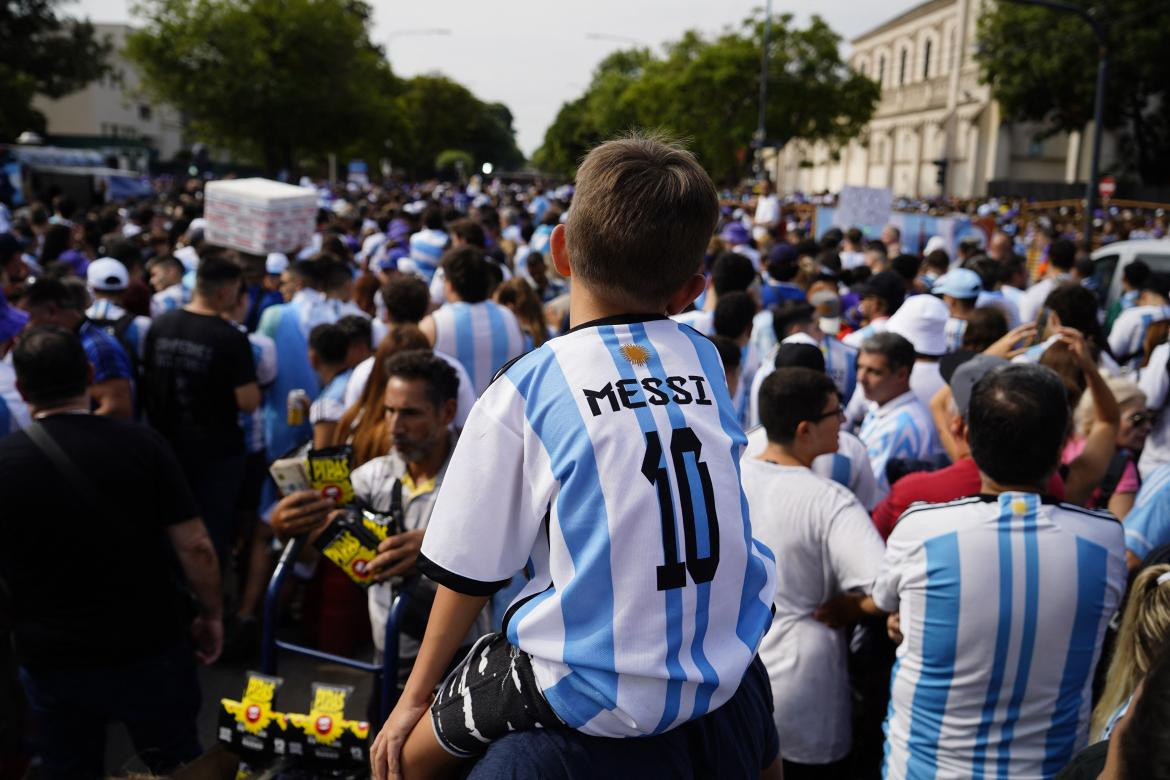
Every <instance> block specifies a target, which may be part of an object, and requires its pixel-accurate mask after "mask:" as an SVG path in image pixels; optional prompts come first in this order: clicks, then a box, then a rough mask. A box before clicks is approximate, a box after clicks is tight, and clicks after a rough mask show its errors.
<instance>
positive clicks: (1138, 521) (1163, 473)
mask: <svg viewBox="0 0 1170 780" xmlns="http://www.w3.org/2000/svg"><path fill="white" fill-rule="evenodd" d="M1163 544H1170V463H1166V464H1163V465H1161V466H1159V467H1158V468H1156V469H1154V470H1153V471H1151V472H1150V473H1149V474H1148V475H1146V478H1145V480H1144V481H1143V482H1142V486H1141V488H1140V489H1139V490H1138V492H1137V496H1136V497H1135V498H1134V500H1133V509H1131V510H1130V512H1129V514H1128V515H1126V516H1125V548H1126V549H1127V550H1129V551H1130V552H1132V553H1133V554H1134V555H1136V556H1137V557H1139V558H1145V557H1146V556H1147V555H1149V554H1150V552H1151V551H1152V550H1153V549H1154V548H1155V547H1160V546H1161V545H1163Z"/></svg>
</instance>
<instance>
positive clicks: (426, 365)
mask: <svg viewBox="0 0 1170 780" xmlns="http://www.w3.org/2000/svg"><path fill="white" fill-rule="evenodd" d="M382 370H383V371H385V372H386V379H387V380H390V379H394V378H395V377H397V378H398V379H406V380H413V379H417V380H420V381H422V382H424V383H426V387H427V391H426V392H427V400H429V401H430V402H431V405H432V406H434V407H435V409H439V408H440V407H441V406H442V405H443V404H444V403H446V402H447V401H454V400H456V399H457V398H458V397H459V375H458V374H456V373H455V369H453V368H451V365H450V364H449V363H448V362H447V361H446V360H443V359H442V358H440V357H437V356H436V355H435V353H434V352H432V351H431V350H429V349H409V350H406V351H405V352H396V353H395V354H393V355H391V356H390V357H388V358H386V360H385V361H384V362H383V364H382Z"/></svg>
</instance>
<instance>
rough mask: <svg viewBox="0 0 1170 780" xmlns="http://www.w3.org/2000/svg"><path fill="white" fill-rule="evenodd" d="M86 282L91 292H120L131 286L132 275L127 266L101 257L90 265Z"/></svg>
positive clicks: (110, 258) (86, 274)
mask: <svg viewBox="0 0 1170 780" xmlns="http://www.w3.org/2000/svg"><path fill="white" fill-rule="evenodd" d="M85 280H86V281H87V282H88V283H89V288H90V289H91V290H99V291H101V292H118V291H120V290H125V289H126V288H127V287H129V286H130V274H128V273H126V266H124V265H122V263H120V262H119V261H117V260H115V259H114V258H112V257H100V258H98V259H97V260H94V261H93V262H92V263H90V264H89V268H87V269H86V271H85Z"/></svg>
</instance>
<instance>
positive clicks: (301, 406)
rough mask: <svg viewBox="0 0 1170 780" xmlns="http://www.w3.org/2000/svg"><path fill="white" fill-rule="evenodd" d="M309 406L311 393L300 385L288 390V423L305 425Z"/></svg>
mask: <svg viewBox="0 0 1170 780" xmlns="http://www.w3.org/2000/svg"><path fill="white" fill-rule="evenodd" d="M308 406H309V394H308V393H306V392H305V391H304V390H302V389H300V388H299V387H298V388H297V389H295V390H289V391H288V424H289V425H304V424H305V409H306V408H308Z"/></svg>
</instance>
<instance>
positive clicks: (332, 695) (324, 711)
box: [288, 683, 370, 766]
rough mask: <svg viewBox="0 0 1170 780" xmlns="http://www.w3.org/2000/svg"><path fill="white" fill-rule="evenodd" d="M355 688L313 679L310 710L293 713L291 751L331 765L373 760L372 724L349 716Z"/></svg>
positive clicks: (302, 756)
mask: <svg viewBox="0 0 1170 780" xmlns="http://www.w3.org/2000/svg"><path fill="white" fill-rule="evenodd" d="M352 693H353V688H352V687H351V686H348V685H325V684H324V683H313V699H312V704H310V705H309V712H308V713H307V714H303V715H302V714H297V713H289V715H288V727H289V732H288V733H289V739H288V754H289V756H290V757H293V758H304V759H308V760H310V761H313V762H314V763H318V764H327V765H330V766H349V765H355V766H365V765H366V763H367V762H368V761H369V737H370V724H368V723H366V722H364V721H356V720H346V718H345V704H346V702H347V701H348V699H349V697H350V694H352Z"/></svg>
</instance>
